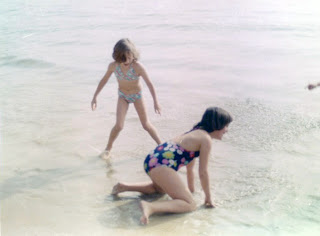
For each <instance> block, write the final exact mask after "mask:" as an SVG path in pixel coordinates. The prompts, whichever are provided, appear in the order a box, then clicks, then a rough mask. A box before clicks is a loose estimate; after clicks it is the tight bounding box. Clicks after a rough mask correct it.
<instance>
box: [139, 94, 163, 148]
mask: <svg viewBox="0 0 320 236" xmlns="http://www.w3.org/2000/svg"><path fill="white" fill-rule="evenodd" d="M134 107H135V108H136V111H137V113H138V116H139V119H140V122H141V124H142V127H143V128H144V129H145V130H146V131H148V133H149V134H150V136H151V137H152V138H153V140H154V141H156V143H157V144H158V145H159V144H161V140H160V137H159V135H158V132H157V130H156V128H155V127H154V126H153V125H152V124H151V123H150V122H149V120H148V116H147V112H146V108H145V105H144V101H143V97H141V99H138V100H136V102H135V103H134Z"/></svg>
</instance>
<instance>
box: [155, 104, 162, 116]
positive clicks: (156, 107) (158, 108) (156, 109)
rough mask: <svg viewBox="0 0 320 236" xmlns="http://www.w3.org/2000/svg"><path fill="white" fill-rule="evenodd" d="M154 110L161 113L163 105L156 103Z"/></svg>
mask: <svg viewBox="0 0 320 236" xmlns="http://www.w3.org/2000/svg"><path fill="white" fill-rule="evenodd" d="M154 112H155V113H156V114H159V115H161V107H160V105H159V104H158V103H155V104H154Z"/></svg>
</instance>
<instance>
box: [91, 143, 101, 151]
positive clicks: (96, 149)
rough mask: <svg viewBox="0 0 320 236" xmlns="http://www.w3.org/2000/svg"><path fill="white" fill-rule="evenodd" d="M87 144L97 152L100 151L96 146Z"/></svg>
mask: <svg viewBox="0 0 320 236" xmlns="http://www.w3.org/2000/svg"><path fill="white" fill-rule="evenodd" d="M88 146H89V147H90V148H92V149H93V150H95V151H96V152H97V153H101V151H100V150H99V149H98V148H95V147H93V146H91V145H90V144H89V145H88Z"/></svg>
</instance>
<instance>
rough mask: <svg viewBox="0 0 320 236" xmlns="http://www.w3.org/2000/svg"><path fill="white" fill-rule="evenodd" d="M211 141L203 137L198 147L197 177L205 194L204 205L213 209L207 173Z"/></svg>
mask: <svg viewBox="0 0 320 236" xmlns="http://www.w3.org/2000/svg"><path fill="white" fill-rule="evenodd" d="M211 142H212V140H211V139H210V137H204V138H203V141H202V142H201V147H200V157H199V177H200V182H201V186H202V189H203V191H204V194H205V201H204V204H205V205H206V206H208V207H214V206H213V204H212V201H211V193H210V182H209V173H208V163H209V155H210V151H211V145H212V143H211Z"/></svg>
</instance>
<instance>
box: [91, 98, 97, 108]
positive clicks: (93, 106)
mask: <svg viewBox="0 0 320 236" xmlns="http://www.w3.org/2000/svg"><path fill="white" fill-rule="evenodd" d="M96 108H97V100H96V98H93V99H92V101H91V109H92V110H93V111H94V110H95V109H96Z"/></svg>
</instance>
